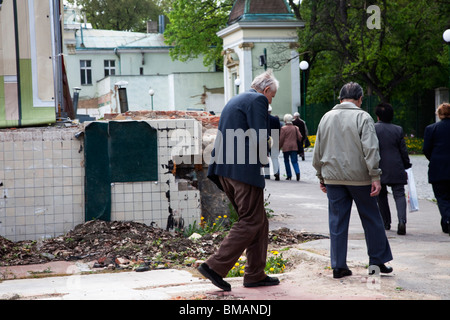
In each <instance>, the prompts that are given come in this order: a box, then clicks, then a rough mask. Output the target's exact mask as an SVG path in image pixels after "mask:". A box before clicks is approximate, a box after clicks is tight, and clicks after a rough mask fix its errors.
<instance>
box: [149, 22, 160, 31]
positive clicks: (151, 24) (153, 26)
mask: <svg viewBox="0 0 450 320" xmlns="http://www.w3.org/2000/svg"><path fill="white" fill-rule="evenodd" d="M147 33H158V22H157V21H151V20H148V21H147Z"/></svg>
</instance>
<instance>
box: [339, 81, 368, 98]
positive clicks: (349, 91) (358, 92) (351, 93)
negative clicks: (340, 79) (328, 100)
mask: <svg viewBox="0 0 450 320" xmlns="http://www.w3.org/2000/svg"><path fill="white" fill-rule="evenodd" d="M363 95H364V91H363V88H362V87H361V86H360V85H359V84H358V83H356V82H349V83H347V84H345V85H344V86H343V87H342V89H341V92H340V93H339V100H344V99H353V100H359V98H361V97H362V96H363Z"/></svg>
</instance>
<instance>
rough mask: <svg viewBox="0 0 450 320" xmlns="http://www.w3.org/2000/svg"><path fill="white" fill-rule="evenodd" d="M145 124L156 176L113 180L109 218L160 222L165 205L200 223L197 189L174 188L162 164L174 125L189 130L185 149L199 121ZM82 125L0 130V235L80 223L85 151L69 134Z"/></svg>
mask: <svg viewBox="0 0 450 320" xmlns="http://www.w3.org/2000/svg"><path fill="white" fill-rule="evenodd" d="M148 123H149V124H150V125H151V126H152V127H154V128H157V129H158V168H159V177H158V181H153V182H133V183H112V184H111V198H112V204H111V220H133V221H137V222H143V223H145V224H149V225H150V224H151V223H152V222H153V223H154V224H156V225H157V226H159V227H161V228H166V225H167V218H168V216H169V206H170V208H171V209H172V212H173V214H174V216H176V217H181V218H182V219H183V220H184V224H185V226H188V225H189V224H192V223H193V222H194V221H197V222H199V221H200V215H201V209H200V193H199V191H198V190H178V182H177V181H176V179H175V177H174V176H173V174H171V173H170V172H168V171H169V170H168V168H167V165H168V164H169V161H170V160H171V159H172V155H173V154H172V151H173V150H174V149H173V148H174V147H176V146H180V142H179V140H176V139H173V136H172V134H173V132H175V130H176V129H181V130H186V132H189V133H188V134H187V138H183V139H185V140H184V141H183V144H187V145H190V148H185V149H184V150H188V152H193V151H194V150H196V151H198V150H199V148H198V146H201V132H202V130H201V126H200V124H199V123H198V122H197V121H195V120H192V119H170V120H151V121H148ZM81 130H82V129H80V128H62V129H57V128H29V129H18V130H7V129H3V130H0V182H2V183H3V186H0V235H1V236H3V237H5V238H8V239H10V240H13V241H20V240H25V239H27V240H37V239H39V238H43V237H54V236H58V235H60V234H64V233H66V232H68V231H69V230H71V229H73V228H74V227H75V226H76V225H78V224H80V223H83V222H84V174H85V173H84V151H83V150H82V141H79V140H77V139H76V138H75V134H76V133H78V132H80V131H81ZM182 132H183V131H178V133H182ZM177 141H178V142H177ZM200 150H201V148H200ZM183 189H184V188H183ZM168 191H169V193H170V201H169V199H168V198H167V192H168Z"/></svg>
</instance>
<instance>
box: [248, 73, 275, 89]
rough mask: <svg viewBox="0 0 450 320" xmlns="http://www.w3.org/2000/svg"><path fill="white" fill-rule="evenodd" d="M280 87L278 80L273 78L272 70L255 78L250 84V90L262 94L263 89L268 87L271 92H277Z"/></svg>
mask: <svg viewBox="0 0 450 320" xmlns="http://www.w3.org/2000/svg"><path fill="white" fill-rule="evenodd" d="M279 86H280V83H279V82H278V80H277V79H276V78H275V77H274V75H273V71H272V69H268V70H267V71H266V72H264V73H262V74H260V75H259V76H257V77H256V78H255V79H254V80H253V82H252V86H251V87H252V88H253V89H255V90H256V91H260V92H263V91H264V89H265V88H267V87H270V89H271V90H272V91H277V90H278V88H279Z"/></svg>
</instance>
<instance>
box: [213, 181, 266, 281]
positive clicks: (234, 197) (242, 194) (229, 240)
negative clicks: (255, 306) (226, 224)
mask: <svg viewBox="0 0 450 320" xmlns="http://www.w3.org/2000/svg"><path fill="white" fill-rule="evenodd" d="M219 179H220V183H221V184H222V186H223V189H224V191H225V193H226V195H227V196H228V198H229V199H230V201H231V204H232V205H233V207H234V208H235V209H236V212H237V213H238V216H239V221H238V222H236V223H235V224H234V225H233V227H232V228H231V230H230V232H229V233H228V235H227V236H226V238H225V239H224V240H223V241H222V243H221V245H220V247H219V249H218V250H217V252H216V253H215V254H213V255H212V256H211V257H210V258H209V259H208V260H207V261H206V264H207V265H208V266H209V267H210V268H211V269H212V270H214V271H215V272H216V273H218V274H219V275H220V276H222V277H225V276H226V275H227V273H228V271H230V269H231V268H232V267H233V266H234V264H235V263H236V261H237V260H238V259H239V257H240V256H241V254H242V253H243V252H244V250H246V255H247V264H246V266H245V274H244V282H245V283H253V282H258V281H261V280H263V279H264V278H265V277H266V274H265V272H264V268H265V266H266V258H267V246H268V242H269V222H268V220H267V216H266V212H265V209H264V189H262V188H258V187H255V186H251V185H249V184H246V183H242V182H240V181H236V180H233V179H229V178H224V177H221V176H220V177H219Z"/></svg>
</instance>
